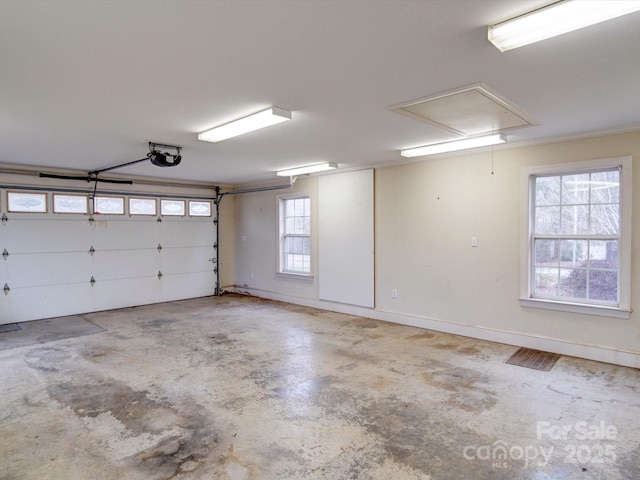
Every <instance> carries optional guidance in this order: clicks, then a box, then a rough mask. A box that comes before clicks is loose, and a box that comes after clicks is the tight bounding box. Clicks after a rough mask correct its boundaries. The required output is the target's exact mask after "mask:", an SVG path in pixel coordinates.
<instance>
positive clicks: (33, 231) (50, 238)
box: [0, 216, 91, 255]
mask: <svg viewBox="0 0 640 480" xmlns="http://www.w3.org/2000/svg"><path fill="white" fill-rule="evenodd" d="M52 217H53V219H48V220H9V222H7V225H6V233H7V234H6V236H3V237H4V238H3V239H2V240H0V243H1V244H2V245H0V247H2V249H4V248H6V249H7V251H8V252H9V254H10V255H12V254H18V253H32V252H74V251H75V252H82V251H84V252H86V251H89V248H90V247H91V244H90V243H89V242H90V240H89V232H90V228H91V227H90V225H89V222H88V220H87V217H83V219H76V220H66V219H62V218H60V219H56V218H55V216H52ZM0 250H1V249H0Z"/></svg>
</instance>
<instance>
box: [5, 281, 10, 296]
mask: <svg viewBox="0 0 640 480" xmlns="http://www.w3.org/2000/svg"><path fill="white" fill-rule="evenodd" d="M10 291H11V289H10V288H9V285H8V284H6V283H5V284H4V294H5V295H9V292H10Z"/></svg>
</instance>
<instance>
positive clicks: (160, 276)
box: [158, 270, 162, 280]
mask: <svg viewBox="0 0 640 480" xmlns="http://www.w3.org/2000/svg"><path fill="white" fill-rule="evenodd" d="M158 280H162V272H161V271H160V270H158Z"/></svg>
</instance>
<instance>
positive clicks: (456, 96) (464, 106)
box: [389, 84, 537, 137]
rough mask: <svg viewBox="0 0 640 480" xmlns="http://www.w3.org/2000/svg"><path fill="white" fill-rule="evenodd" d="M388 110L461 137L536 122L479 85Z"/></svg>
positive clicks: (534, 123) (519, 126)
mask: <svg viewBox="0 0 640 480" xmlns="http://www.w3.org/2000/svg"><path fill="white" fill-rule="evenodd" d="M389 109H390V110H391V111H394V112H396V113H399V114H400V115H404V116H407V117H410V118H413V119H415V120H418V121H421V122H424V123H429V124H431V125H433V126H436V127H439V128H441V129H443V130H446V131H448V132H450V133H453V134H455V135H459V136H461V137H468V136H475V135H482V134H486V133H501V132H504V131H506V130H511V129H515V128H523V127H530V126H532V125H537V122H536V121H535V120H533V119H532V118H531V117H530V116H529V115H527V114H526V113H525V112H523V111H522V110H520V109H519V108H517V107H516V106H515V105H512V104H510V103H509V102H508V101H506V100H504V99H502V98H500V97H499V96H498V95H497V94H496V93H494V92H492V91H491V90H490V89H489V88H488V87H486V86H485V85H481V84H478V85H472V86H470V87H464V88H461V89H457V90H453V91H450V92H446V93H443V94H439V95H435V96H432V97H427V98H422V99H420V100H414V101H412V102H407V103H403V104H400V105H395V106H392V107H389Z"/></svg>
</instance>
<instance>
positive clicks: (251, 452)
mask: <svg viewBox="0 0 640 480" xmlns="http://www.w3.org/2000/svg"><path fill="white" fill-rule="evenodd" d="M83 317H84V318H86V319H87V320H89V321H90V322H93V323H94V324H96V325H97V326H99V327H101V328H102V329H104V331H102V332H99V333H94V334H91V335H86V336H81V337H76V338H69V339H65V340H56V341H52V342H48V343H43V344H35V345H30V346H23V347H19V348H13V349H8V350H4V351H0V372H1V379H2V380H1V385H0V479H3V480H8V479H38V480H41V479H118V480H123V479H169V478H190V479H233V480H236V479H279V480H282V479H336V480H338V479H340V480H343V479H384V480H389V479H392V480H404V479H423V480H426V479H434V480H440V479H442V480H449V479H450V480H463V479H487V480H488V479H491V480H496V479H509V480H514V479H531V480H533V479H535V480H542V479H607V480H631V479H638V478H640V449H639V448H638V447H639V444H640V397H639V396H638V393H639V385H640V381H639V380H640V371H638V370H635V369H630V368H624V367H616V366H612V365H606V364H601V363H597V362H592V361H586V360H579V359H575V358H569V357H562V358H561V359H560V360H559V362H558V363H557V364H556V366H555V367H554V368H553V370H551V371H550V372H540V371H536V370H531V369H527V368H523V367H518V366H513V365H508V364H505V363H504V361H505V360H506V359H507V358H508V357H509V356H510V355H511V354H512V353H513V352H515V351H516V350H517V348H516V347H511V346H507V345H500V344H494V343H490V342H484V341H479V340H473V339H468V338H463V337H457V336H453V335H447V334H441V333H435V332H430V331H426V330H420V329H416V328H411V327H404V326H398V325H392V324H388V323H383V322H378V321H374V320H369V319H364V318H358V317H352V316H348V315H341V314H335V313H329V312H324V311H319V310H314V309H309V308H304V307H299V306H293V305H286V304H281V303H277V302H270V301H264V300H259V299H253V298H248V297H239V296H234V295H225V296H223V297H217V298H202V299H196V300H189V301H180V302H173V303H169V304H161V305H152V306H145V307H137V308H131V309H123V310H117V311H110V312H101V313H93V314H88V315H84V316H83Z"/></svg>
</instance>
